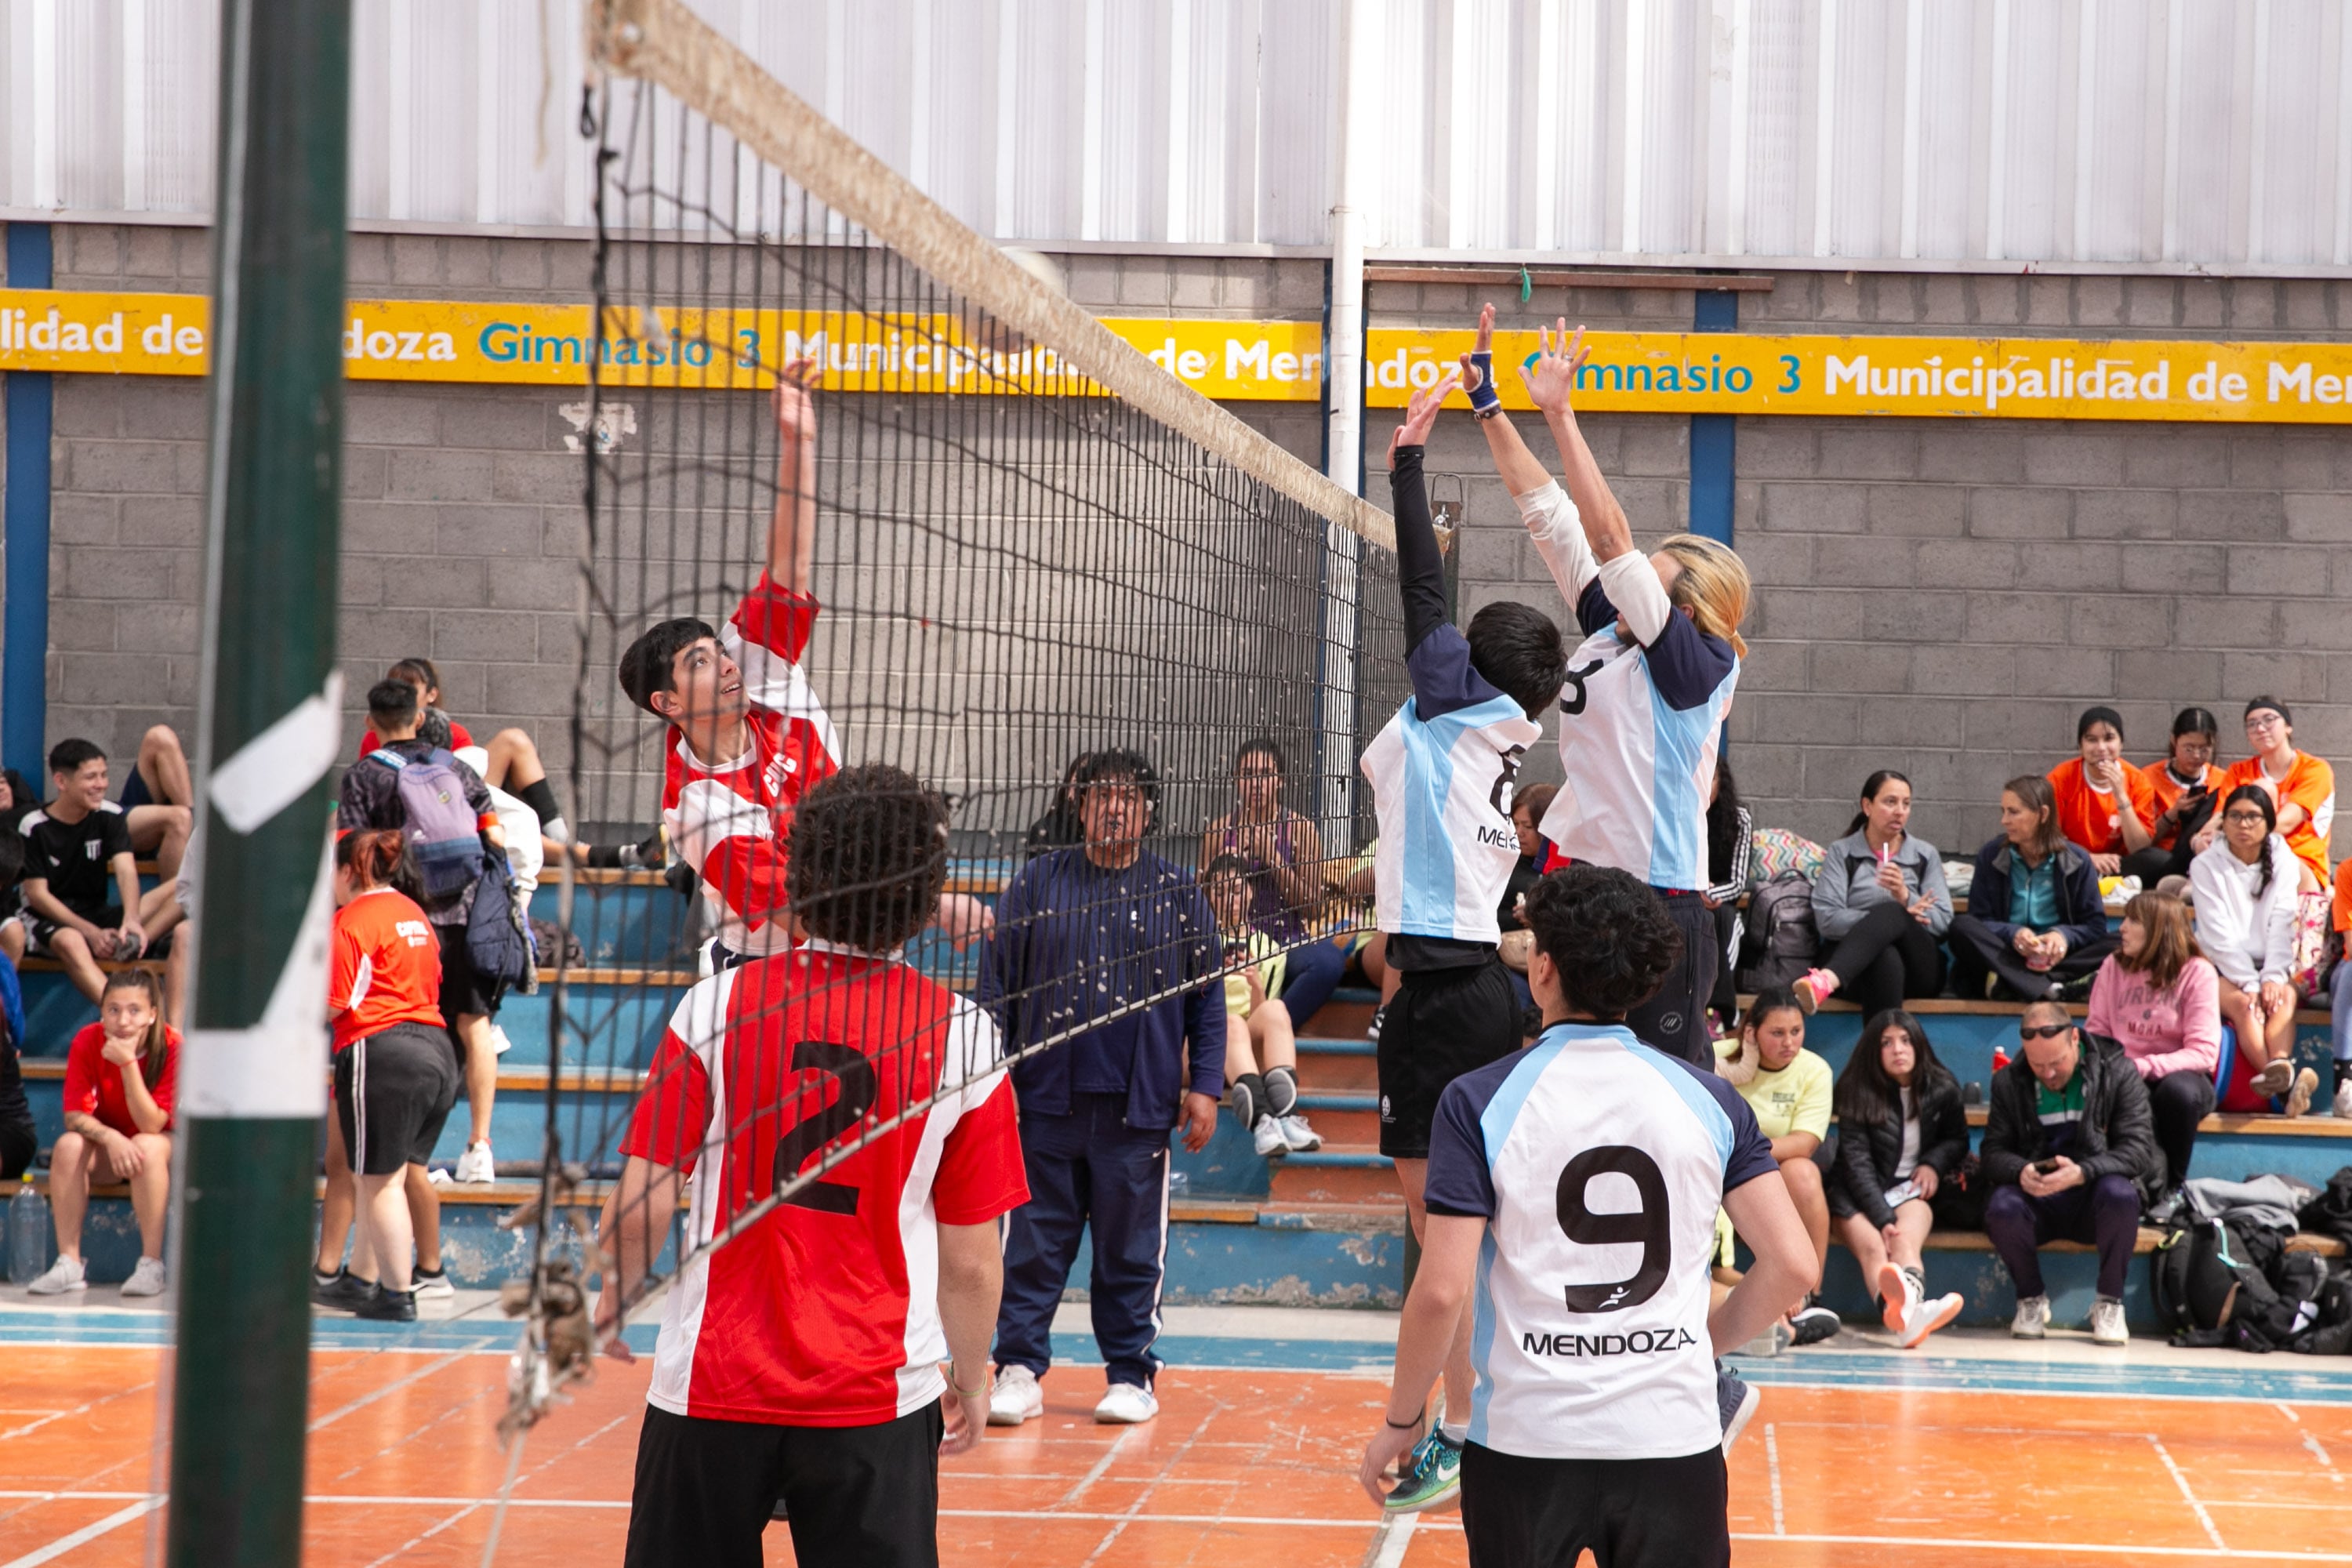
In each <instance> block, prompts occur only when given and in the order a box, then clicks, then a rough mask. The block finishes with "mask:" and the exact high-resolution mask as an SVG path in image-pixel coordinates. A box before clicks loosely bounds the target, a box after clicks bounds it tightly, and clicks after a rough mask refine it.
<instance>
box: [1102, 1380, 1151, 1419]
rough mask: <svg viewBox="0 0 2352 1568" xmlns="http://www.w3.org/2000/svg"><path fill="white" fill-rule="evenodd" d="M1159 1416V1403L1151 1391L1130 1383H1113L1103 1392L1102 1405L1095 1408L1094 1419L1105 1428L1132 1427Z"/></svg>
mask: <svg viewBox="0 0 2352 1568" xmlns="http://www.w3.org/2000/svg"><path fill="white" fill-rule="evenodd" d="M1159 1414H1160V1401H1159V1400H1157V1399H1155V1398H1153V1397H1152V1394H1151V1390H1150V1389H1148V1388H1145V1387H1142V1386H1141V1385H1139V1384H1132V1383H1114V1384H1111V1385H1110V1386H1109V1387H1108V1388H1107V1389H1105V1390H1103V1396H1102V1403H1101V1404H1099V1405H1096V1406H1095V1419H1096V1420H1097V1421H1099V1422H1101V1423H1102V1424H1103V1425H1105V1426H1134V1425H1135V1424H1136V1423H1138V1422H1139V1421H1149V1420H1150V1419H1151V1418H1152V1417H1153V1416H1155V1415H1159Z"/></svg>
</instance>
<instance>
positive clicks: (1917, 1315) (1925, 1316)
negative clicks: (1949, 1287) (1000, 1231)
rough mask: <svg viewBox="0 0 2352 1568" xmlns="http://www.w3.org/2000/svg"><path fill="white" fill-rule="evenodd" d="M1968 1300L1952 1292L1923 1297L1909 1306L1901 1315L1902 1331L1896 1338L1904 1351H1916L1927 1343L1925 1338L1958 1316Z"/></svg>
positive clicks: (1956, 1292)
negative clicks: (1909, 1308)
mask: <svg viewBox="0 0 2352 1568" xmlns="http://www.w3.org/2000/svg"><path fill="white" fill-rule="evenodd" d="M1968 1304H1969V1299H1968V1298H1967V1297H1966V1296H1963V1295H1961V1294H1960V1293H1959V1292H1958V1291H1957V1290H1953V1291H1949V1292H1947V1293H1946V1294H1944V1295H1941V1296H1935V1297H1923V1298H1922V1299H1920V1300H1916V1301H1914V1302H1913V1303H1912V1304H1911V1310H1909V1311H1907V1312H1906V1313H1904V1315H1903V1331H1902V1333H1901V1334H1900V1335H1898V1336H1897V1339H1898V1341H1899V1342H1900V1343H1901V1344H1902V1346H1903V1348H1904V1349H1905V1350H1906V1351H1910V1350H1917V1349H1918V1348H1919V1347H1920V1346H1921V1345H1923V1344H1926V1343H1927V1336H1928V1335H1929V1334H1932V1333H1934V1332H1935V1331H1937V1329H1940V1328H1942V1327H1943V1326H1944V1325H1945V1324H1947V1323H1948V1322H1950V1321H1952V1320H1953V1319H1954V1318H1957V1317H1958V1316H1959V1315H1960V1309H1961V1308H1963V1307H1965V1306H1967V1305H1968Z"/></svg>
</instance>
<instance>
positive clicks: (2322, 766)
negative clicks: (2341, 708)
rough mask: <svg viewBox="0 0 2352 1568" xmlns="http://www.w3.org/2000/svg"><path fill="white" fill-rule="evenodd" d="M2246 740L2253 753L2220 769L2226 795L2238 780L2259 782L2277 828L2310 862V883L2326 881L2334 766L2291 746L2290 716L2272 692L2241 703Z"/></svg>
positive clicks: (2332, 823) (2333, 819)
mask: <svg viewBox="0 0 2352 1568" xmlns="http://www.w3.org/2000/svg"><path fill="white" fill-rule="evenodd" d="M2246 744H2247V746H2248V747H2249V748H2250V749H2251V750H2252V752H2253V753H2254V754H2253V755H2252V756H2251V757H2248V758H2247V759H2246V760H2245V761H2244V762H2242V763H2232V764H2231V768H2230V771H2229V772H2228V773H2223V774H2222V775H2221V785H2220V789H2221V794H2222V795H2223V796H2224V797H2226V796H2227V795H2229V793H2230V792H2231V790H2234V789H2236V788H2237V787H2238V786H2239V785H2241V784H2258V785H2260V786H2261V787H2262V788H2263V791H2264V792H2266V793H2267V794H2268V795H2270V797H2271V800H2272V801H2273V803H2274V805H2276V807H2277V816H2278V827H2277V832H2278V833H2279V834H2280V835H2281V836H2282V837H2284V838H2285V839H2286V847H2288V848H2289V849H2291V850H2293V851H2294V853H2295V855H2296V856H2297V857H2298V858H2300V859H2301V860H2302V861H2303V863H2304V864H2305V866H2307V867H2309V868H2310V869H2311V875H2312V879H2313V880H2312V884H2311V885H2312V886H2313V887H2315V888H2316V887H2325V886H2326V883H2327V837H2328V831H2329V829H2330V828H2332V827H2333V826H2335V822H2336V770H2335V769H2334V768H2331V767H2329V766H2328V765H2327V764H2326V763H2325V762H2323V761H2321V760H2320V759H2319V758H2317V757H2315V756H2313V755H2312V754H2311V753H2310V752H2298V751H2296V750H2295V749H2294V716H2293V715H2291V714H2290V713H2288V712H2287V710H2286V704H2285V703H2284V702H2281V701H2280V700H2278V699H2277V698H2275V697H2257V698H2255V699H2254V700H2252V702H2249V703H2247V704H2246Z"/></svg>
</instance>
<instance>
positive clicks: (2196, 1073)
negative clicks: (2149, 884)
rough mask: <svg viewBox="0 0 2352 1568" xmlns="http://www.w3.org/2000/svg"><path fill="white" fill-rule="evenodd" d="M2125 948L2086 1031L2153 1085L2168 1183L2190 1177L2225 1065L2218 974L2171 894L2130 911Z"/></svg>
mask: <svg viewBox="0 0 2352 1568" xmlns="http://www.w3.org/2000/svg"><path fill="white" fill-rule="evenodd" d="M2120 937H2121V942H2120V945H2119V946H2118V947H2117V948H2116V951H2115V952H2113V953H2111V954H2109V955H2108V957H2107V960H2106V962H2105V963H2102V964H2100V965H2099V973H2098V977H2097V978H2096V979H2095V980H2093V981H2092V982H2091V1016H2089V1017H2088V1018H2086V1019H2084V1028H2086V1029H2088V1030H2089V1031H2090V1032H2091V1033H2092V1034H2094V1035H2105V1036H2106V1037H2108V1038H2109V1039H2111V1040H2114V1041H2115V1042H2116V1044H2117V1045H2119V1046H2121V1047H2123V1048H2124V1054H2125V1055H2126V1056H2127V1057H2129V1058H2131V1064H2132V1066H2133V1067H2134V1068H2137V1069H2138V1071H2139V1076H2140V1079H2142V1081H2144V1082H2145V1083H2146V1084H2147V1102H2148V1110H2149V1112H2150V1114H2151V1116H2152V1117H2153V1119H2154V1121H2155V1122H2156V1142H2157V1146H2158V1148H2160V1149H2162V1150H2163V1151H2164V1159H2165V1163H2166V1165H2167V1166H2168V1168H2169V1169H2168V1173H2167V1175H2166V1180H2165V1184H2166V1187H2167V1189H2168V1190H2169V1191H2178V1190H2179V1186H2180V1184H2181V1183H2183V1182H2185V1181H2187V1180H2188V1179H2189V1155H2190V1153H2191V1152H2193V1151H2194V1150H2195V1148H2196V1147H2197V1124H2198V1122H2200V1121H2203V1120H2204V1119H2205V1116H2206V1115H2207V1113H2208V1112H2210V1110H2212V1109H2213V1101H2214V1087H2213V1074H2214V1072H2215V1070H2216V1069H2217V1068H2219V1067H2220V1065H2221V1005H2220V1001H2219V997H2220V994H2221V992H2220V987H2221V977H2220V976H2219V975H2218V974H2216V973H2214V970H2213V966H2212V964H2211V963H2208V962H2207V961H2206V960H2205V958H2204V957H2203V955H2202V954H2200V952H2198V951H2197V938H2196V936H2195V934H2194V933H2193V932H2192V931H2190V929H2189V908H2188V906H2187V905H2185V904H2183V903H2182V902H2181V901H2180V900H2179V899H2176V898H2174V897H2173V896H2172V895H2171V894H2169V893H2142V894H2140V895H2139V896H2138V897H2137V898H2136V899H2134V900H2132V901H2131V902H2130V903H2128V904H2126V906H2125V907H2124V920H2123V930H2122V931H2121V933H2120Z"/></svg>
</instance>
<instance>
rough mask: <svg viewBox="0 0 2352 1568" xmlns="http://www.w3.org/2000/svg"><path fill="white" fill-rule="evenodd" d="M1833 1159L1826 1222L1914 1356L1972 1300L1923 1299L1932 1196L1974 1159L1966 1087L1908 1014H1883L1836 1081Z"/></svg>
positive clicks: (1869, 1024)
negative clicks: (1918, 1347) (1834, 1225)
mask: <svg viewBox="0 0 2352 1568" xmlns="http://www.w3.org/2000/svg"><path fill="white" fill-rule="evenodd" d="M1834 1106H1835V1109H1836V1110H1837V1121H1838V1141H1837V1154H1836V1158H1835V1160H1834V1162H1833V1163H1832V1165H1831V1166H1830V1175H1829V1208H1830V1216H1831V1217H1832V1219H1834V1220H1835V1221H1836V1222H1837V1228H1838V1235H1839V1237H1841V1238H1842V1239H1843V1241H1844V1242H1845V1245H1846V1250H1847V1251H1849V1252H1851V1253H1853V1260H1854V1262H1855V1263H1856V1264H1857V1265H1859V1266H1860V1267H1861V1269H1862V1278H1863V1280H1864V1283H1865V1284H1867V1285H1869V1286H1870V1287H1871V1288H1872V1289H1874V1290H1876V1291H1877V1293H1878V1301H1879V1312H1880V1314H1881V1317H1882V1318H1883V1320H1884V1321H1885V1324H1886V1326H1887V1327H1888V1328H1889V1329H1892V1330H1893V1331H1895V1340H1896V1342H1898V1343H1899V1344H1901V1345H1902V1346H1903V1348H1904V1349H1906V1350H1909V1349H1912V1348H1913V1347H1915V1346H1916V1345H1918V1344H1920V1343H1921V1342H1924V1341H1925V1340H1926V1339H1927V1336H1928V1335H1929V1334H1932V1333H1934V1332H1935V1331H1937V1329H1940V1328H1942V1327H1943V1326H1944V1325H1945V1324H1947V1323H1948V1322H1950V1321H1952V1320H1953V1319H1954V1318H1956V1317H1958V1316H1959V1312H1960V1309H1961V1308H1962V1307H1963V1306H1966V1305H1967V1304H1968V1303H1967V1299H1966V1298H1965V1297H1962V1296H1959V1295H1958V1294H1952V1293H1947V1294H1945V1295H1942V1296H1937V1297H1932V1298H1931V1297H1930V1296H1929V1295H1928V1294H1927V1264H1926V1261H1925V1258H1924V1257H1923V1255H1922V1252H1921V1247H1922V1246H1923V1244H1924V1243H1925V1242H1926V1241H1927V1233H1928V1232H1929V1231H1930V1230H1933V1229H1934V1228H1935V1225H1936V1209H1935V1204H1936V1196H1937V1194H1938V1193H1940V1192H1943V1191H1944V1190H1945V1184H1947V1183H1948V1182H1950V1181H1951V1180H1952V1177H1953V1175H1954V1173H1957V1172H1958V1170H1959V1168H1960V1163H1961V1162H1962V1161H1963V1160H1965V1159H1967V1158H1968V1153H1969V1124H1968V1118H1967V1113H1966V1112H1964V1111H1963V1110H1961V1109H1960V1086H1959V1084H1958V1081H1957V1080H1955V1079H1953V1077H1952V1074H1951V1069H1949V1068H1947V1067H1945V1066H1944V1064H1943V1063H1942V1062H1940V1061H1938V1060H1937V1059H1936V1052H1935V1048H1934V1047H1931V1046H1930V1045H1928V1043H1927V1030H1926V1029H1924V1028H1922V1027H1921V1026H1920V1024H1919V1020H1918V1019H1916V1018H1915V1017H1913V1016H1911V1015H1910V1014H1908V1013H1903V1012H1892V1013H1881V1014H1879V1015H1878V1016H1876V1017H1874V1018H1872V1019H1870V1020H1869V1021H1868V1022H1867V1023H1865V1024H1864V1026H1863V1028H1862V1038H1861V1039H1860V1040H1858V1041H1857V1042H1855V1044H1854V1047H1853V1056H1852V1057H1850V1058H1847V1059H1846V1064H1845V1071H1844V1072H1843V1073H1841V1074H1839V1075H1838V1082H1837V1093H1836V1098H1835V1100H1834Z"/></svg>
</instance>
